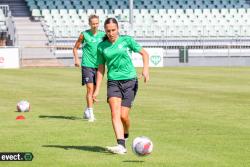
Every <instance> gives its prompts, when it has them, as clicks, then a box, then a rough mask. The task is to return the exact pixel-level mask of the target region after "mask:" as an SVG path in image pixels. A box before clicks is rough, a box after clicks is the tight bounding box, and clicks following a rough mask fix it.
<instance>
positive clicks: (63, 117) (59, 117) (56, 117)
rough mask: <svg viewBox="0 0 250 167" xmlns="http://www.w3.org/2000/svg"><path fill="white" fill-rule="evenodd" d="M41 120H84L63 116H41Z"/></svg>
mask: <svg viewBox="0 0 250 167" xmlns="http://www.w3.org/2000/svg"><path fill="white" fill-rule="evenodd" d="M39 118H51V119H68V120H79V119H82V118H79V117H74V116H62V115H58V116H56V115H40V116H39Z"/></svg>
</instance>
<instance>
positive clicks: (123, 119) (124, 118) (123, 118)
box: [121, 115, 129, 122]
mask: <svg viewBox="0 0 250 167" xmlns="http://www.w3.org/2000/svg"><path fill="white" fill-rule="evenodd" d="M121 120H122V122H128V121H129V118H128V116H125V115H121Z"/></svg>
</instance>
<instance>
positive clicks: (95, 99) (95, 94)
mask: <svg viewBox="0 0 250 167" xmlns="http://www.w3.org/2000/svg"><path fill="white" fill-rule="evenodd" d="M97 95H98V93H97V92H96V91H95V92H94V93H93V96H92V98H93V101H94V102H98V99H97Z"/></svg>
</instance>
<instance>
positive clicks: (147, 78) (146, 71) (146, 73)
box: [140, 68, 149, 83]
mask: <svg viewBox="0 0 250 167" xmlns="http://www.w3.org/2000/svg"><path fill="white" fill-rule="evenodd" d="M141 77H143V78H144V82H145V83H146V82H148V81H149V72H148V68H143V70H142V74H141ZM141 77H140V78H141Z"/></svg>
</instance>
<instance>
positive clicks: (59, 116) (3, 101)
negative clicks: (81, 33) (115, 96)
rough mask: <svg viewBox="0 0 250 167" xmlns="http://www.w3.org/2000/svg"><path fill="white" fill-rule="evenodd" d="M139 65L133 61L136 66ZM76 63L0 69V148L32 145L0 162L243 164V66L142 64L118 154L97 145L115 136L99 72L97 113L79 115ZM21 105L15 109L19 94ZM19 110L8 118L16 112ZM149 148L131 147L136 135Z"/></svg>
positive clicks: (119, 166)
mask: <svg viewBox="0 0 250 167" xmlns="http://www.w3.org/2000/svg"><path fill="white" fill-rule="evenodd" d="M140 70H141V69H138V71H140ZM80 75H81V74H80V70H79V69H76V68H33V69H20V70H3V69H1V70H0V152H32V153H33V155H34V159H33V161H29V162H3V161H0V166H1V167H12V166H17V167H40V166H41V167H70V166H72V167H90V166H91V167H105V166H112V167H142V166H143V167H249V166H250V68H249V67H241V68H240V67H234V68H232V67H225V68H223V67H179V68H178V67H171V68H170V67H169V68H152V69H150V82H148V83H147V84H144V83H143V82H142V80H140V82H139V91H138V94H137V97H136V100H135V103H134V107H133V108H132V111H131V113H130V116H131V130H130V138H129V140H128V142H127V148H128V153H127V154H126V155H113V154H110V153H107V152H105V150H104V148H105V146H108V145H114V144H116V141H115V137H114V133H113V129H112V124H111V120H110V111H109V108H108V104H107V103H106V79H105V80H104V81H103V83H102V89H101V92H100V96H99V100H100V101H99V102H98V103H97V104H96V105H95V115H96V118H97V121H96V122H94V123H89V122H87V121H85V120H83V119H82V110H83V106H85V102H84V94H85V87H82V86H81V79H80V78H81V76H80ZM22 99H26V100H28V101H29V102H30V103H31V111H30V112H29V113H18V112H16V104H17V102H18V101H19V100H22ZM21 114H22V115H24V116H25V117H26V119H25V120H23V121H16V120H15V118H16V116H18V115H21ZM141 135H144V136H148V137H150V138H151V140H152V141H153V143H154V150H153V152H152V154H151V155H149V156H147V157H137V156H136V155H135V154H133V153H132V150H131V143H132V140H133V138H135V137H137V136H141Z"/></svg>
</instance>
